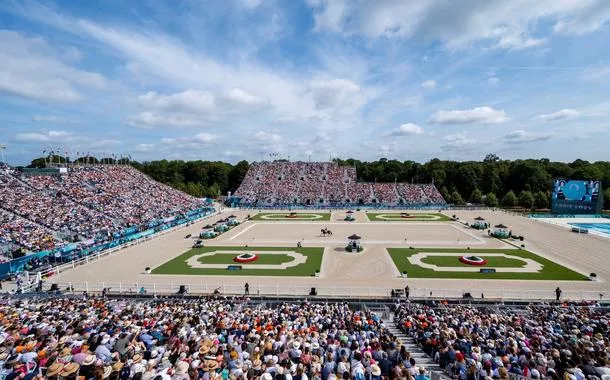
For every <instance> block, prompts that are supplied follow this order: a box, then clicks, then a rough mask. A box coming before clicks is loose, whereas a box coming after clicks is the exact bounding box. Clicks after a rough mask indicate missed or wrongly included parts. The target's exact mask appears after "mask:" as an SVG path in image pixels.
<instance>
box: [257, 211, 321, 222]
mask: <svg viewBox="0 0 610 380" xmlns="http://www.w3.org/2000/svg"><path fill="white" fill-rule="evenodd" d="M296 215H297V216H296V217H295V218H288V217H287V216H288V213H282V212H260V213H258V214H256V215H254V216H252V217H251V218H250V220H260V221H267V222H269V221H276V222H277V221H282V222H291V221H308V222H328V221H330V213H329V212H315V213H314V212H308V213H304V212H303V213H300V212H299V213H297V214H296Z"/></svg>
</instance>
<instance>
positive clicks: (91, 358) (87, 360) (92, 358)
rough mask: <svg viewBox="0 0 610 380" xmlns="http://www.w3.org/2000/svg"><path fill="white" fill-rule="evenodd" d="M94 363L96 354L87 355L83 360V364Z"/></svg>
mask: <svg viewBox="0 0 610 380" xmlns="http://www.w3.org/2000/svg"><path fill="white" fill-rule="evenodd" d="M93 363H95V356H94V355H87V356H86V357H85V360H83V365H92V364H93Z"/></svg>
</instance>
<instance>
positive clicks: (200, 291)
mask: <svg viewBox="0 0 610 380" xmlns="http://www.w3.org/2000/svg"><path fill="white" fill-rule="evenodd" d="M52 282H53V281H52V278H50V279H48V280H47V281H46V283H45V289H48V288H49V287H50V286H51V283H52ZM249 282H250V295H252V296H257V295H260V296H271V297H300V298H306V297H309V296H310V290H311V286H303V285H279V284H277V285H266V284H257V283H255V282H253V281H252V279H251V278H250V279H249ZM57 285H58V287H59V289H60V290H62V291H64V290H66V289H72V291H73V292H79V293H82V292H88V293H97V292H101V291H102V290H103V289H104V288H109V292H110V293H114V294H138V293H140V291H141V290H142V289H143V290H144V291H145V293H146V294H150V295H170V294H176V293H177V292H178V290H179V289H180V286H181V285H184V286H185V287H186V289H187V290H188V293H189V294H195V295H209V294H212V293H213V292H214V290H215V289H218V292H219V293H220V294H222V295H243V294H244V287H243V285H239V284H225V283H223V282H222V281H220V280H219V281H217V282H208V281H198V282H185V283H179V282H176V283H169V284H168V283H149V282H147V283H137V282H61V283H57ZM390 291H391V289H386V288H380V287H367V286H361V287H355V286H352V287H346V286H316V293H317V296H320V297H339V298H346V299H356V298H388V299H389V298H390ZM465 292H469V293H470V294H472V296H473V297H474V298H473V299H474V300H480V299H481V298H480V294H481V293H484V295H485V299H487V300H500V301H507V300H548V301H552V300H555V294H554V292H553V291H551V290H549V291H545V290H533V289H532V290H491V289H488V290H480V289H479V290H477V289H472V288H464V289H428V288H413V287H412V288H411V291H410V297H411V298H412V299H418V300H422V299H423V300H442V299H456V298H462V296H463V294H464V293H465ZM402 299H403V300H404V298H402ZM609 299H610V293H609V292H607V293H601V294H600V292H597V291H570V290H564V291H563V293H562V300H570V301H582V300H591V301H601V300H609Z"/></svg>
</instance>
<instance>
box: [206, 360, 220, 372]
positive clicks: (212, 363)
mask: <svg viewBox="0 0 610 380" xmlns="http://www.w3.org/2000/svg"><path fill="white" fill-rule="evenodd" d="M216 368H218V362H217V361H216V360H207V361H206V362H205V369H206V370H208V371H213V370H215V369H216Z"/></svg>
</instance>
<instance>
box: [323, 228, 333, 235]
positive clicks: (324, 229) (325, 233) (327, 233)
mask: <svg viewBox="0 0 610 380" xmlns="http://www.w3.org/2000/svg"><path fill="white" fill-rule="evenodd" d="M320 232H321V233H322V236H333V232H332V231H331V230H329V229H328V228H322V229H321V230H320Z"/></svg>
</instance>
